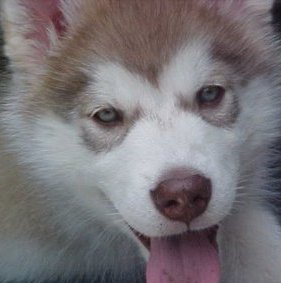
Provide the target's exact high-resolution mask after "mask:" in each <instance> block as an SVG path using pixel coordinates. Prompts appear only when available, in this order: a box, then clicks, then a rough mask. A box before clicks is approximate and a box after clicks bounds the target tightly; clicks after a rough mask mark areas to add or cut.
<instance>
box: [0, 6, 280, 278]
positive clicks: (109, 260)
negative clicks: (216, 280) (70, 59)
mask: <svg viewBox="0 0 281 283" xmlns="http://www.w3.org/2000/svg"><path fill="white" fill-rule="evenodd" d="M252 2H253V1H252ZM252 2H251V3H252ZM270 2H271V1H270ZM4 3H5V5H6V6H5V5H4V9H5V11H6V14H7V15H9V18H10V19H12V20H16V18H17V17H15V15H17V13H20V11H19V10H18V9H16V12H15V11H14V10H13V8H15V7H16V6H15V5H16V3H17V1H14V0H13V1H10V2H9V1H5V2H4ZM71 3H72V4H71V5H70V6H71V7H72V8H73V6H72V5H74V4H75V1H71ZM247 3H248V4H251V3H250V2H247ZM263 3H264V2H263ZM255 4H258V7H259V8H261V5H262V2H261V1H256V3H255ZM75 5H76V4H75ZM78 6H79V5H78ZM262 6H263V5H262ZM66 7H67V3H66V1H63V9H64V10H65V11H66V10H67V8H66ZM75 7H76V6H75ZM256 8H257V7H256ZM265 8H266V9H268V6H266V7H262V10H263V9H265ZM74 10H75V9H69V10H67V12H66V14H67V21H68V22H69V23H71V22H72V20H71V18H72V17H74V16H73V15H74V14H75V12H74ZM75 23H76V22H75V20H74V19H73V23H72V24H73V25H75ZM12 33H13V36H12V37H10V39H9V43H8V45H7V47H6V48H7V50H8V52H7V54H8V55H9V56H10V57H12V58H14V59H15V62H14V64H15V66H16V65H17V64H19V66H22V65H24V67H25V68H26V67H27V68H29V67H28V66H27V65H26V64H25V63H22V61H21V59H22V58H23V59H26V56H27V57H28V56H29V54H30V53H28V54H26V53H25V51H26V49H25V48H26V46H25V47H24V48H23V49H20V50H19V53H17V51H15V49H14V48H13V47H14V44H16V45H17V44H19V42H20V40H22V34H21V33H19V37H18V36H16V35H18V32H17V30H16V29H15V31H13V32H12ZM53 41H54V42H55V41H56V40H53ZM54 44H55V43H54ZM29 47H30V46H29ZM209 49H210V46H209V39H206V38H204V39H201V38H200V37H198V39H197V40H195V41H194V42H193V43H191V44H186V45H184V46H183V47H182V48H181V49H179V50H178V52H177V54H174V56H173V57H172V59H171V61H170V62H169V63H167V64H166V66H165V67H164V69H163V72H162V73H161V75H160V79H159V86H158V87H155V86H153V85H152V84H150V83H149V81H147V80H146V79H144V78H143V77H141V76H140V75H137V74H135V73H131V72H130V71H128V70H127V69H125V68H124V67H122V66H121V65H118V64H117V63H113V62H106V63H99V64H95V62H91V60H90V61H89V62H85V66H86V67H85V69H84V70H83V71H84V72H86V73H87V75H88V76H89V77H90V78H91V79H92V81H91V83H90V84H89V85H88V87H87V89H86V90H84V93H83V97H84V99H85V101H87V103H86V104H83V107H82V112H83V114H84V115H83V117H80V118H79V119H77V116H78V114H77V113H71V114H73V115H70V117H71V118H70V120H69V121H67V122H66V121H64V120H63V119H62V118H59V117H58V115H55V114H54V113H52V112H51V111H49V110H48V109H47V110H46V111H45V112H43V113H39V114H38V113H37V115H35V116H34V117H33V119H31V120H28V123H27V122H26V119H24V118H26V117H25V114H22V113H24V111H23V110H22V107H23V105H24V99H25V98H26V93H27V92H28V91H29V89H28V86H27V85H24V84H23V82H22V81H21V79H19V78H21V77H20V75H19V74H16V75H15V76H14V78H13V82H12V84H11V86H10V87H11V89H10V92H11V95H10V96H9V97H8V98H7V100H6V103H5V107H4V110H3V112H2V113H3V114H2V115H1V120H0V121H1V134H2V136H3V137H1V144H0V146H1V147H0V148H1V162H0V191H1V200H0V215H1V217H0V227H1V228H2V229H1V231H0V280H2V281H3V282H8V281H11V280H35V281H36V282H39V281H40V280H42V281H43V280H45V279H53V278H56V277H57V276H64V277H65V278H66V279H68V278H71V277H72V276H76V275H84V274H86V275H89V276H91V277H92V278H94V276H97V274H101V273H103V272H105V271H106V270H111V271H112V272H114V273H115V274H118V275H120V274H119V273H124V274H126V273H132V272H134V270H133V271H132V270H131V269H130V268H132V266H134V268H137V267H138V266H139V265H141V264H142V261H141V258H140V253H145V252H143V251H140V249H141V248H140V247H139V246H138V244H137V243H138V242H137V240H136V238H135V237H134V235H133V233H132V232H131V231H130V229H129V228H128V225H127V224H129V225H130V226H131V227H133V228H134V229H135V230H137V231H139V232H141V233H142V234H145V235H148V236H167V235H173V234H179V233H181V232H184V231H186V230H187V228H186V225H184V224H181V223H177V222H172V221H170V220H168V219H166V218H165V217H163V216H162V215H161V214H160V213H159V212H158V211H157V210H156V208H155V206H154V205H153V202H152V200H151V198H150V191H151V190H153V189H154V188H156V186H157V184H158V183H159V182H160V181H161V177H162V176H163V174H164V173H165V172H166V171H169V170H172V169H174V168H178V167H181V168H182V167H183V168H188V169H192V170H195V171H198V172H201V173H202V174H204V175H205V176H206V177H208V178H209V179H210V180H211V181H212V188H213V191H212V198H211V201H210V204H209V206H208V208H207V210H206V212H205V213H204V214H203V215H201V216H200V217H198V218H197V219H195V220H194V221H193V222H192V223H191V225H190V228H191V229H192V230H198V229H204V228H207V227H210V226H213V225H215V224H220V225H221V227H220V230H219V243H218V244H219V247H220V251H221V261H222V267H223V270H222V273H223V278H222V283H253V282H255V283H278V282H280V278H281V269H280V266H281V234H280V233H281V232H280V227H279V224H278V222H277V220H276V219H275V216H274V214H273V213H272V212H271V211H270V210H269V209H266V208H265V204H264V200H263V196H264V193H268V192H266V190H265V187H266V185H267V184H266V182H265V178H267V177H268V176H267V174H268V172H267V165H268V164H267V162H268V161H269V160H271V158H272V157H271V155H270V151H269V145H270V144H271V142H272V141H274V140H275V139H276V138H277V137H278V136H279V133H278V131H279V130H278V123H279V117H280V114H279V110H278V108H279V104H280V99H279V89H278V88H277V87H275V86H274V85H272V80H274V79H275V78H274V77H258V78H256V79H255V80H252V81H251V82H249V84H247V85H246V86H239V87H237V88H236V89H235V90H234V91H233V92H235V94H236V95H238V96H239V102H240V106H241V109H240V115H239V117H238V120H237V121H236V122H235V123H234V124H233V125H231V126H229V127H217V126H214V125H211V124H209V123H208V122H206V121H205V120H204V119H202V117H200V115H199V114H198V113H194V112H192V111H184V110H183V109H180V108H179V107H178V105H177V97H178V96H177V95H178V94H180V95H183V96H184V98H185V99H187V100H188V101H193V100H194V99H195V93H196V92H197V91H198V90H199V89H200V88H201V87H202V86H204V85H208V84H222V85H223V84H224V83H225V82H226V78H225V73H220V74H218V73H217V72H215V67H214V65H213V61H212V57H211V54H210V52H209ZM28 52H30V49H29V48H28ZM18 58H19V59H20V60H19V61H17V60H18ZM21 64H22V65H21ZM31 68H33V67H31ZM224 70H225V71H226V69H224ZM265 94H266V95H265ZM231 95H234V93H232V92H231V91H230V90H228V92H227V93H226V96H227V97H230V96H231ZM93 101H94V102H93ZM111 105H113V106H116V107H118V108H121V109H122V110H123V111H124V113H126V115H127V116H133V115H134V111H135V110H136V109H137V108H139V107H140V108H141V109H142V114H143V115H142V116H141V118H139V119H138V120H137V121H136V122H135V123H134V124H133V126H131V128H130V129H129V130H128V132H127V133H126V135H125V136H124V139H123V140H122V141H121V142H120V143H118V142H116V143H114V146H113V147H112V148H110V147H108V148H110V150H108V151H107V150H106V151H104V152H95V151H94V150H91V149H89V148H88V147H87V146H86V145H85V143H84V141H83V140H82V137H81V132H82V129H83V130H86V131H87V133H89V134H90V135H91V136H92V137H95V136H97V135H102V134H104V133H103V132H102V130H101V129H100V128H98V127H97V126H96V125H95V124H94V123H93V121H91V120H89V119H88V116H87V115H88V114H91V113H93V112H95V111H96V110H97V109H100V108H101V107H106V106H111ZM79 110H80V108H79ZM85 117H87V118H85ZM114 135H115V132H114V133H113V132H110V133H107V136H108V141H107V140H106V141H105V142H108V143H110V142H111V141H112V140H114V138H115V136H114ZM256 164H258V165H256ZM15 175H16V177H17V178H15V177H14V176H15ZM124 251H126V253H127V254H124ZM134 268H133V269H134ZM120 276H121V275H120ZM38 278H40V279H38Z"/></svg>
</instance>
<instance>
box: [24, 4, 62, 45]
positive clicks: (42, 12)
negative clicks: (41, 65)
mask: <svg viewBox="0 0 281 283" xmlns="http://www.w3.org/2000/svg"><path fill="white" fill-rule="evenodd" d="M22 3H23V6H24V7H25V8H26V11H27V14H28V17H29V20H30V23H31V25H32V31H31V32H29V33H28V34H27V35H26V36H27V37H28V38H30V39H32V40H34V41H36V42H39V43H40V45H41V44H43V45H44V46H46V47H49V36H48V28H49V27H50V26H51V25H52V26H53V27H54V28H55V31H56V32H57V34H58V35H59V36H60V35H62V34H63V33H64V32H65V23H64V17H63V13H62V11H61V9H60V0H23V1H22Z"/></svg>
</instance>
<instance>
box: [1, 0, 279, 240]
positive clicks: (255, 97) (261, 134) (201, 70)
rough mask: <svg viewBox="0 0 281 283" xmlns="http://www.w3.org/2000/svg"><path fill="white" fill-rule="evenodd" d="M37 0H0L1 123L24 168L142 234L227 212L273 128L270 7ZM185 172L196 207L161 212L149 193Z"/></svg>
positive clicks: (210, 222) (213, 219)
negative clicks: (6, 92) (0, 28)
mask: <svg viewBox="0 0 281 283" xmlns="http://www.w3.org/2000/svg"><path fill="white" fill-rule="evenodd" d="M33 2H34V1H28V0H17V1H16V0H12V1H11V0H9V1H3V23H4V28H5V31H6V39H7V44H6V53H7V54H8V56H9V57H10V59H11V62H12V68H13V70H14V82H15V87H14V89H13V90H12V91H13V93H14V97H12V98H11V100H10V101H9V103H8V106H7V107H8V109H9V113H10V114H9V115H8V117H9V121H8V119H7V124H9V127H8V128H9V130H8V131H10V132H11V133H12V136H13V137H14V140H13V141H12V146H13V147H14V149H15V150H16V151H17V152H18V151H20V158H21V162H23V163H24V164H26V166H27V167H28V168H30V169H31V170H30V172H31V173H30V174H31V175H32V178H34V179H36V180H37V181H38V182H39V183H40V182H41V183H42V184H44V185H47V186H48V187H49V189H50V190H52V192H51V193H57V194H59V195H60V197H62V198H63V197H69V196H71V197H73V198H74V199H75V201H77V202H79V203H81V206H87V207H88V208H90V209H91V208H94V207H95V211H96V210H97V208H98V211H99V212H100V213H99V215H98V217H100V218H104V217H106V218H110V219H111V220H112V221H113V223H114V224H116V223H117V224H116V225H117V226H118V227H121V228H122V229H126V230H128V228H127V224H129V226H131V227H132V228H133V229H134V230H136V231H138V232H140V233H142V234H144V235H146V236H149V237H155V236H157V237H158V236H166V235H174V234H179V233H182V232H184V231H186V230H187V229H191V230H201V229H205V228H208V227H212V226H214V225H217V224H218V223H219V222H220V221H222V220H223V219H224V218H225V217H227V215H228V214H229V213H230V211H231V210H232V209H233V207H235V203H236V200H237V197H238V196H239V192H240V189H241V188H240V186H241V182H243V181H244V180H245V178H246V177H245V176H246V175H247V174H249V175H251V174H253V172H249V166H248V165H247V161H248V160H247V159H249V158H250V159H251V158H254V157H256V156H259V154H260V152H261V150H262V149H263V147H264V145H265V143H267V142H268V140H270V138H269V137H268V133H272V132H273V129H272V127H273V128H274V125H273V124H272V123H271V124H270V125H271V126H270V128H269V126H268V127H266V126H265V125H266V123H267V122H268V121H272V120H273V119H274V118H275V113H274V111H272V110H271V111H267V109H268V108H269V106H270V109H272V104H273V103H274V102H273V100H274V95H273V92H274V91H273V90H272V85H271V83H270V79H271V74H272V70H274V68H275V65H276V64H275V63H274V61H273V60H272V57H273V56H272V55H273V51H272V50H274V49H273V48H272V46H271V41H270V40H269V38H268V37H267V36H268V35H269V34H270V32H271V31H270V30H269V28H267V25H266V23H267V21H268V19H269V7H270V4H272V3H267V4H264V2H265V1H213V2H214V3H212V4H209V3H208V1H168V0H167V1H166V0H164V1H163V0H161V1H141V3H140V1H132V0H128V1H122V2H121V1H120V2H119V1H106V0H104V1H98V0H97V1H61V2H60V1H37V2H36V3H37V4H34V3H33ZM43 2H44V3H43ZM268 2H271V1H268ZM80 15H83V17H82V16H80ZM241 19H247V21H243V22H244V24H243V25H241V23H240V22H241ZM238 22H239V24H238ZM265 93H266V94H268V95H264V94H265ZM261 107H262V108H261ZM256 109H264V110H265V111H264V113H263V114H262V113H257V111H256ZM272 125H273V126H272ZM246 141H247V142H246ZM179 176H180V177H179ZM189 176H192V177H189ZM194 176H200V182H201V180H203V179H204V180H208V187H209V195H208V201H205V199H204V197H203V201H204V204H203V205H204V209H203V211H201V212H200V213H199V215H197V216H196V217H191V218H192V219H189V220H188V221H177V220H178V218H176V219H173V218H174V217H171V215H170V214H169V215H168V217H167V213H166V212H165V211H166V210H165V211H164V212H163V210H161V208H160V209H159V206H158V203H157V200H155V198H153V196H152V193H153V192H155V191H156V190H159V187H160V186H161V184H163V182H165V181H170V180H186V179H188V180H189V181H188V182H189V183H190V182H191V183H192V182H193V181H192V180H193V177H194ZM196 178H197V177H196ZM194 182H195V181H194ZM173 183H175V182H173ZM185 185H187V183H186V182H185V181H184V183H183V184H181V185H180V186H185ZM173 186H174V185H173ZM192 187H194V185H193V183H192ZM196 197H198V195H196ZM158 198H159V196H158ZM200 198H202V197H201V196H200V195H199V201H202V199H200ZM181 200H182V199H181V198H180V201H179V202H181ZM172 201H177V199H176V200H175V199H172ZM170 204H171V203H170ZM172 206H173V203H172ZM199 206H200V205H199ZM95 213H96V212H95ZM115 214H118V215H119V217H120V216H121V217H120V218H121V219H122V223H120V221H117V222H116V215H115ZM175 220H176V221H175ZM187 222H188V223H187ZM124 224H125V225H124Z"/></svg>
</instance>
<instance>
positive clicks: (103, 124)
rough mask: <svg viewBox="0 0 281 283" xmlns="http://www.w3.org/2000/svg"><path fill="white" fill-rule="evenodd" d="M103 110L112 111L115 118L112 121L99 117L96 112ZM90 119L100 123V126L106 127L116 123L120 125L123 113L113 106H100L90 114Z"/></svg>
mask: <svg viewBox="0 0 281 283" xmlns="http://www.w3.org/2000/svg"><path fill="white" fill-rule="evenodd" d="M105 110H110V111H112V110H113V111H114V112H115V114H116V119H114V120H112V121H108V122H106V121H103V120H102V119H100V118H99V116H98V114H99V113H101V112H102V111H105ZM90 116H91V119H92V120H94V121H95V122H96V123H97V124H99V125H102V126H106V127H114V126H117V125H120V124H121V123H122V122H123V114H122V111H120V110H118V109H116V108H114V107H107V108H102V109H99V110H98V111H96V112H95V113H94V114H92V115H90Z"/></svg>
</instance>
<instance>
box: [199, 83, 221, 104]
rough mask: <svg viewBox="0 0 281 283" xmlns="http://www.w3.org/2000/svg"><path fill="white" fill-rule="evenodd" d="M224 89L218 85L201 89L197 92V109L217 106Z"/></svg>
mask: <svg viewBox="0 0 281 283" xmlns="http://www.w3.org/2000/svg"><path fill="white" fill-rule="evenodd" d="M224 94H225V89H224V88H223V87H222V86H219V85H210V86H206V87H203V88H201V89H200V90H199V91H198V92H197V102H198V104H199V107H214V106H217V105H218V104H219V103H220V102H221V100H222V99H223V97H224Z"/></svg>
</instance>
